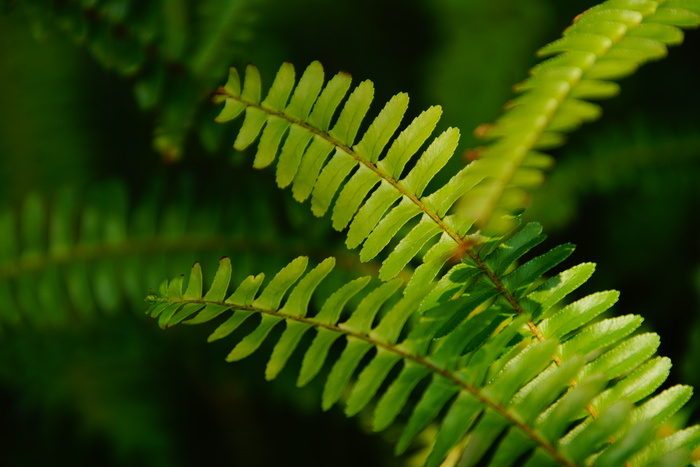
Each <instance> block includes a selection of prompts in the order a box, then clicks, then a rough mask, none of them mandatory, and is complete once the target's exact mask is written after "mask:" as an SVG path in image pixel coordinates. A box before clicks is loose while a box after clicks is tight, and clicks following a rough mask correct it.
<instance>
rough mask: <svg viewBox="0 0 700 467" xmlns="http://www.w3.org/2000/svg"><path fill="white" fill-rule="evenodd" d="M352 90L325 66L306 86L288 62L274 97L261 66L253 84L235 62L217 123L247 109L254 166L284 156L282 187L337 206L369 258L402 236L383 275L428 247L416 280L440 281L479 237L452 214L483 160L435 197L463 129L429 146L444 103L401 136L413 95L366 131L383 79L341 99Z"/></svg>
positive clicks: (246, 140) (326, 206)
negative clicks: (434, 184)
mask: <svg viewBox="0 0 700 467" xmlns="http://www.w3.org/2000/svg"><path fill="white" fill-rule="evenodd" d="M324 84H325V85H324ZM350 87H351V78H350V76H349V75H347V74H346V73H339V74H337V75H335V76H334V77H333V78H331V79H330V80H329V81H328V82H325V75H324V71H323V68H322V67H321V65H320V64H319V63H318V62H314V63H312V64H311V65H309V67H308V68H307V69H306V70H305V71H304V73H303V74H302V76H301V77H300V78H299V81H298V83H297V82H296V77H295V71H294V68H293V67H292V65H291V64H289V63H286V64H284V65H283V66H282V68H281V69H280V70H279V72H278V73H277V77H276V78H275V81H274V82H273V84H272V86H271V87H270V90H269V92H268V94H267V96H265V97H264V96H263V93H262V84H261V82H260V75H259V72H258V70H257V69H256V68H255V67H254V66H253V65H248V67H247V68H246V73H245V80H244V82H243V83H241V79H240V77H239V74H238V71H237V70H236V69H235V68H231V71H230V74H229V79H228V82H227V83H226V85H225V86H223V87H221V88H220V89H219V92H218V95H217V96H216V97H215V101H217V102H224V103H225V105H224V108H223V110H222V111H221V114H220V115H219V117H218V118H217V121H219V122H226V121H229V120H232V119H234V118H236V117H238V116H239V115H241V114H242V113H244V112H245V118H244V120H243V124H242V127H241V129H240V131H239V133H238V136H237V138H236V143H235V145H234V147H235V148H236V149H238V150H243V149H245V148H247V147H248V146H250V145H251V144H252V143H253V142H254V141H255V140H256V139H257V138H258V137H259V138H260V142H259V143H258V149H257V153H256V156H255V161H254V166H255V167H257V168H262V167H266V166H268V165H270V164H272V163H273V162H274V161H275V159H277V160H278V162H277V183H278V184H279V186H280V187H286V186H289V185H291V186H292V193H293V194H294V197H295V198H296V199H297V200H298V201H304V200H306V199H308V198H311V209H312V210H313V212H314V214H316V215H319V216H320V215H323V214H324V213H326V212H327V211H328V210H331V211H332V214H331V217H332V221H333V227H335V228H336V229H338V230H341V229H344V228H346V227H348V233H347V242H346V243H347V245H348V247H350V248H355V247H358V246H360V245H362V249H361V251H360V257H361V259H362V260H363V261H367V260H370V259H372V258H374V257H376V256H377V255H378V254H379V253H380V252H381V251H382V250H384V249H385V248H386V247H387V246H388V245H389V244H390V242H391V241H392V239H395V240H396V241H398V240H399V239H401V240H400V241H398V244H397V245H396V248H394V249H393V251H391V252H390V253H389V254H388V256H387V258H386V259H385V260H384V262H383V265H382V268H381V270H380V278H381V279H383V280H388V279H391V278H393V277H395V276H396V275H397V274H398V273H399V272H400V271H401V270H402V269H403V268H404V267H405V266H406V265H407V264H408V263H409V262H410V261H411V260H412V259H413V258H414V257H416V256H417V255H419V254H421V253H424V254H423V266H422V267H421V268H420V273H419V274H418V279H416V280H415V281H414V282H416V283H420V282H422V281H430V280H432V279H433V278H434V277H435V276H436V275H437V274H438V272H439V270H440V269H441V268H442V267H443V265H444V264H445V263H446V262H447V261H448V260H449V259H450V258H451V257H452V256H453V255H454V254H456V253H458V252H460V251H461V252H464V251H465V250H468V249H469V248H470V247H471V245H472V243H473V241H472V240H470V239H468V238H466V237H465V235H466V233H467V231H468V230H469V228H470V227H471V224H469V223H464V222H460V221H459V219H455V218H454V217H452V216H449V215H447V212H448V211H449V209H450V208H451V206H452V205H453V204H454V202H455V201H456V200H457V199H458V198H459V197H460V196H461V195H462V194H464V193H465V192H466V191H468V190H469V189H470V188H472V187H473V186H474V185H476V184H477V183H478V182H479V181H480V180H481V179H482V178H483V177H482V175H481V172H480V170H479V164H472V165H470V166H468V167H466V168H465V169H463V170H462V171H460V172H459V173H458V174H457V175H455V176H454V177H453V178H452V180H451V181H450V182H448V183H447V184H446V185H444V186H443V187H441V188H440V189H438V190H435V191H433V192H431V193H429V194H426V189H427V188H428V185H429V184H430V182H431V180H432V179H433V177H434V176H435V175H436V174H437V173H438V172H439V171H440V169H442V167H443V166H444V165H445V164H446V163H447V161H448V159H449V158H450V157H451V156H452V154H453V153H454V151H455V149H456V147H457V143H458V139H459V132H458V131H457V130H456V129H454V128H449V129H447V130H445V131H444V132H443V133H442V134H440V135H439V136H437V137H435V138H434V139H432V141H430V142H429V143H428V140H429V139H430V137H431V134H432V133H433V130H434V129H435V126H436V124H437V122H438V120H439V118H440V114H441V110H440V107H439V106H434V107H431V108H429V109H428V110H426V111H424V112H422V113H421V114H420V115H419V116H418V117H416V118H415V119H414V120H413V121H411V122H410V123H409V124H408V125H406V126H405V127H404V128H403V129H402V130H401V131H400V132H399V128H400V126H401V122H402V119H403V117H404V114H405V112H406V109H407V107H408V96H407V95H406V94H403V93H401V94H397V95H396V96H394V97H393V98H392V99H391V100H390V101H389V102H388V103H387V104H386V105H385V106H384V108H383V109H382V110H381V111H380V112H379V114H378V115H377V116H376V117H375V118H374V119H373V120H372V122H371V123H370V124H369V126H368V127H367V130H366V131H364V132H363V133H361V134H360V128H362V125H363V120H364V119H365V117H366V115H367V113H368V110H369V107H370V103H371V101H372V97H373V85H372V83H371V82H370V81H364V82H362V83H360V84H359V85H358V86H357V87H355V88H354V89H353V90H352V92H351V93H350V94H349V96H347V99H346V100H345V102H344V104H342V105H341V102H342V101H343V99H344V98H345V96H346V95H347V94H348V92H349V90H350ZM397 132H398V135H396V133H397ZM425 145H427V147H426V148H425V149H424V150H423V152H422V153H420V155H418V154H419V152H420V149H421V148H422V147H423V146H425Z"/></svg>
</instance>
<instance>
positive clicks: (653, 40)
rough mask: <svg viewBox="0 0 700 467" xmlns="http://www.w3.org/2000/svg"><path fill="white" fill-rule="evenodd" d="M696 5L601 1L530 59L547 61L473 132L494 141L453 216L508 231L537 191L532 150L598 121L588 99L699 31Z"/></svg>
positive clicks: (607, 93)
mask: <svg viewBox="0 0 700 467" xmlns="http://www.w3.org/2000/svg"><path fill="white" fill-rule="evenodd" d="M699 5H700V3H699V2H697V1H696V0H689V1H685V2H681V3H677V2H674V1H666V0H659V1H646V0H645V1H637V0H609V1H607V2H604V3H602V4H600V5H597V6H595V7H593V8H591V9H589V10H587V11H586V12H584V13H582V14H581V15H579V16H578V17H577V18H576V20H575V22H574V24H573V25H571V26H570V27H569V28H567V29H566V31H564V35H563V37H562V38H561V39H558V40H556V41H554V42H552V43H551V44H548V45H546V46H545V47H543V48H541V49H540V50H539V51H538V55H539V56H540V57H548V56H554V57H553V58H550V59H549V60H547V61H545V62H543V63H541V64H539V65H537V66H535V67H534V68H533V69H532V70H531V71H530V74H531V76H530V77H529V78H528V79H526V80H525V81H524V82H522V83H521V84H519V85H518V86H517V87H516V90H517V91H518V92H520V93H522V94H521V95H520V96H519V97H517V98H516V99H514V100H513V101H512V103H511V104H510V106H509V109H508V111H506V112H505V113H504V115H503V116H502V117H501V118H499V119H498V121H496V123H495V124H493V125H492V126H485V127H482V129H481V130H483V131H481V130H480V131H479V133H480V134H482V136H484V137H485V138H487V139H489V140H495V141H494V142H493V143H491V144H490V145H489V146H488V147H487V148H486V149H485V150H483V151H482V152H481V153H480V158H481V159H482V160H483V161H490V162H492V164H490V165H487V167H486V168H485V170H486V171H487V175H486V179H485V181H484V182H482V184H481V185H480V186H479V187H478V188H479V189H478V190H474V191H472V192H470V193H467V194H465V196H464V198H463V199H462V200H461V202H460V206H461V209H460V212H461V213H462V215H464V216H466V217H467V218H469V219H471V220H472V221H473V222H474V223H476V225H478V226H480V227H482V228H486V229H487V230H492V231H494V232H507V231H509V230H510V229H511V228H512V227H513V221H512V213H513V212H516V211H518V210H519V209H522V208H524V207H525V206H527V204H528V200H529V196H528V194H527V193H528V192H529V191H531V189H532V188H533V187H534V186H538V185H539V184H540V183H541V180H542V179H543V177H542V176H541V175H538V174H537V173H538V172H540V170H539V169H534V170H533V169H532V168H530V167H528V166H527V159H528V157H530V156H531V155H532V154H533V150H537V149H546V148H550V147H555V146H559V145H561V144H562V143H563V141H564V133H567V132H570V131H572V130H575V129H576V128H578V127H579V126H580V125H581V124H582V123H584V122H588V121H591V120H595V119H597V118H599V116H600V114H601V108H600V106H598V105H597V104H592V103H590V102H587V100H590V99H603V98H609V97H612V96H614V95H616V94H617V93H618V86H617V84H615V83H613V82H612V81H613V80H618V79H621V78H623V77H625V76H628V75H630V74H632V73H634V72H635V71H636V70H637V68H638V67H639V66H641V65H643V64H644V63H646V62H648V61H650V60H658V59H661V58H663V57H665V56H666V54H667V46H669V45H677V44H679V43H680V42H681V41H682V39H683V32H682V30H681V29H680V28H696V27H698V25H700V15H698V6H699Z"/></svg>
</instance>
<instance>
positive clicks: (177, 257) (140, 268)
mask: <svg viewBox="0 0 700 467" xmlns="http://www.w3.org/2000/svg"><path fill="white" fill-rule="evenodd" d="M179 188H180V190H181V192H182V193H181V194H180V195H178V196H172V195H168V196H167V197H166V195H165V194H164V193H163V191H164V190H162V189H161V190H157V189H153V190H151V191H150V192H148V193H147V194H146V195H145V196H144V197H143V198H142V199H141V201H140V202H138V203H134V204H132V203H130V202H129V200H128V196H127V193H126V190H125V189H124V186H123V185H122V184H117V183H113V184H106V185H105V186H103V187H100V188H98V189H93V190H88V191H86V192H84V193H82V192H80V191H78V190H72V189H65V190H62V191H60V192H59V193H57V194H56V195H55V196H53V197H52V199H51V201H47V200H46V199H44V198H42V197H40V196H39V195H32V196H29V197H27V198H26V199H25V201H24V203H23V204H22V206H20V207H19V208H18V209H3V210H1V211H0V239H2V241H0V324H9V323H14V322H17V321H19V320H23V319H24V320H28V321H29V322H34V323H53V324H56V323H64V322H67V321H68V318H69V317H70V316H76V315H77V316H89V315H91V314H93V313H94V312H95V311H97V310H101V311H102V312H107V313H109V312H113V311H116V310H118V309H119V308H120V306H121V305H123V304H124V303H125V302H128V303H130V304H131V305H135V306H136V307H137V308H136V309H139V310H140V309H142V307H143V288H142V287H143V284H144V283H151V284H156V283H158V282H160V280H161V279H162V277H164V276H167V275H169V274H173V273H175V272H177V271H181V270H182V269H183V268H187V267H189V266H191V265H192V263H193V262H194V260H195V259H199V260H206V259H207V258H211V260H212V261H216V259H218V258H219V257H221V255H222V254H224V253H225V252H231V251H235V252H236V254H237V255H239V256H240V257H241V260H242V261H244V262H246V263H249V265H250V266H251V267H260V266H259V265H260V264H261V263H265V264H269V265H270V266H271V267H281V266H282V265H283V264H284V263H285V262H286V261H288V259H289V258H292V257H295V256H297V255H298V254H299V253H300V250H301V251H305V252H307V253H309V254H314V255H315V256H317V257H325V256H327V255H328V253H329V249H330V251H332V244H330V243H329V241H328V240H327V239H326V233H327V231H325V230H324V231H318V232H313V231H310V230H309V229H307V230H306V231H305V232H304V235H305V238H304V240H308V239H309V238H316V239H317V240H318V243H319V244H322V243H327V246H326V247H325V249H324V250H323V252H321V251H316V252H315V253H314V251H312V250H309V249H308V248H302V245H306V244H305V243H303V242H302V240H301V235H300V234H299V233H296V234H295V233H294V232H293V231H290V230H289V228H288V227H287V228H286V229H285V239H284V240H280V237H281V235H280V233H279V232H280V231H281V230H282V229H283V227H282V226H281V225H277V224H276V222H275V220H274V218H273V216H268V215H265V212H266V211H265V210H264V208H265V207H266V206H267V207H268V209H269V206H270V205H272V204H273V202H272V200H271V199H270V196H265V195H260V196H258V197H257V198H256V199H255V200H254V201H251V202H250V203H249V204H248V206H246V207H247V208H251V207H252V208H253V209H242V208H241V207H240V206H238V205H235V204H233V205H227V206H224V205H222V204H221V203H219V202H218V201H217V200H218V199H219V198H220V195H217V193H214V194H211V193H208V194H206V193H200V200H201V201H203V202H204V201H208V202H209V203H208V204H209V205H208V206H207V207H206V208H200V209H193V206H192V201H193V199H192V198H193V196H192V195H193V190H192V188H193V187H192V186H190V187H189V188H190V189H187V184H185V183H181V184H179ZM199 191H200V192H201V191H202V190H201V187H200V189H199ZM210 191H211V190H210ZM229 193H230V191H229ZM202 196H203V197H204V198H203V199H202ZM328 230H330V229H328ZM283 251H286V252H287V253H286V255H287V258H285V257H284V256H285V254H284V253H283ZM281 253H282V254H281ZM344 264H345V265H346V266H349V267H352V266H353V265H354V266H359V263H358V262H357V261H356V260H355V258H354V257H352V258H347V259H345V260H344Z"/></svg>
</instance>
